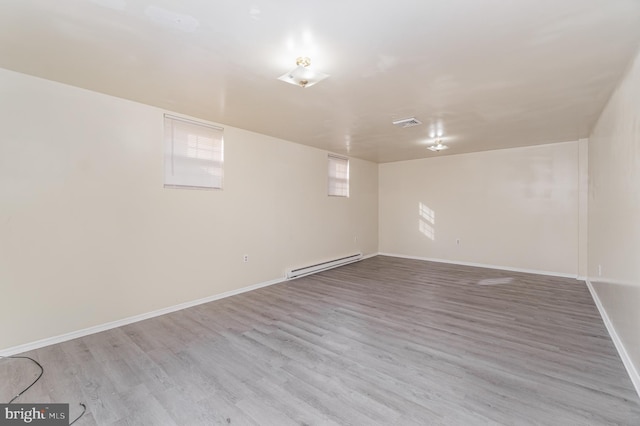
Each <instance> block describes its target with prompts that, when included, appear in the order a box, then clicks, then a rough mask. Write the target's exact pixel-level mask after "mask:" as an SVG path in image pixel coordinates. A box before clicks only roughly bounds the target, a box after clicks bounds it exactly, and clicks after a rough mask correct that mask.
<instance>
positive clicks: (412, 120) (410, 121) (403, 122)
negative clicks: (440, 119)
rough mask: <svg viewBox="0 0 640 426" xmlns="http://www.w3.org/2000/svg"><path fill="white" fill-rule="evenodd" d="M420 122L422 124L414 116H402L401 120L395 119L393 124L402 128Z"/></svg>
mask: <svg viewBox="0 0 640 426" xmlns="http://www.w3.org/2000/svg"><path fill="white" fill-rule="evenodd" d="M420 124H422V121H420V120H418V119H417V118H415V117H411V118H403V119H402V120H396V121H394V122H393V125H394V126H398V127H402V128H403V129H405V128H407V127H413V126H418V125H420Z"/></svg>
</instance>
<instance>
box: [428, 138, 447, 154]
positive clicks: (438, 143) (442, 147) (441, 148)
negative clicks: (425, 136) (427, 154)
mask: <svg viewBox="0 0 640 426" xmlns="http://www.w3.org/2000/svg"><path fill="white" fill-rule="evenodd" d="M427 149H428V150H429V151H434V152H439V151H444V150H445V149H449V147H448V146H446V145H443V144H442V141H441V140H440V139H438V140H437V141H436V144H435V145H432V146H430V147H429V148H427Z"/></svg>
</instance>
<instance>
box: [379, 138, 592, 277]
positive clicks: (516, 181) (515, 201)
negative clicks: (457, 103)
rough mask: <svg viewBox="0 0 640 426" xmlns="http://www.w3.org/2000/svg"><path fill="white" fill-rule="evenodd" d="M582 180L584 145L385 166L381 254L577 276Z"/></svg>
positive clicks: (381, 176)
mask: <svg viewBox="0 0 640 426" xmlns="http://www.w3.org/2000/svg"><path fill="white" fill-rule="evenodd" d="M578 177H579V142H567V143H560V144H552V145H540V146H534V147H527V148H514V149H505V150H499V151H487V152H479V153H472V154H463V155H450V156H442V157H435V158H429V159H424V160H413V161H403V162H397V163H387V164H381V165H380V166H379V179H380V195H379V197H380V199H379V202H380V224H379V236H380V245H379V249H380V252H381V253H390V254H398V255H404V256H412V257H421V258H430V259H439V260H445V261H453V262H464V263H475V264H482V265H493V266H499V267H504V268H515V269H525V270H536V271H543V272H551V273H556V274H568V275H572V276H575V275H577V274H578V257H579V256H578V238H579V232H578V231H579V224H578V216H579V179H578ZM458 239H459V240H460V244H457V243H456V240H458Z"/></svg>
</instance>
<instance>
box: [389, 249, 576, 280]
mask: <svg viewBox="0 0 640 426" xmlns="http://www.w3.org/2000/svg"><path fill="white" fill-rule="evenodd" d="M378 254H379V255H380V256H391V257H400V258H404V259H413V260H426V261H427V262H438V263H448V264H452V265H463V266H474V267H477V268H486V269H499V270H501V271H512V272H524V273H527V274H538V275H548V276H552V277H560V278H574V279H577V278H578V275H577V274H565V273H561V272H550V271H540V270H537V269H522V268H513V267H510V266H500V265H487V264H484V263H473V262H460V261H457V260H447V259H435V258H431V257H420V256H408V255H405V254H396V253H378Z"/></svg>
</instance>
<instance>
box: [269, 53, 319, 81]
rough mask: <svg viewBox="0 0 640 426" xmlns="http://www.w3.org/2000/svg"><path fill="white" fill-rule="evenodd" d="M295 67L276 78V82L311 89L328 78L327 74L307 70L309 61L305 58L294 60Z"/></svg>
mask: <svg viewBox="0 0 640 426" xmlns="http://www.w3.org/2000/svg"><path fill="white" fill-rule="evenodd" d="M296 65H297V67H295V68H294V69H293V70H291V71H289V72H288V73H286V74H284V75H282V76H280V77H278V80H280V81H284V82H285V83H291V84H295V85H296V86H300V87H311V86H313V85H314V84H316V83H318V82H320V81H322V80H324V79H325V78H327V77H329V74H323V73H321V72H317V71H313V70H311V69H309V65H311V59H309V58H307V57H299V58H298V59H296Z"/></svg>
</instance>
